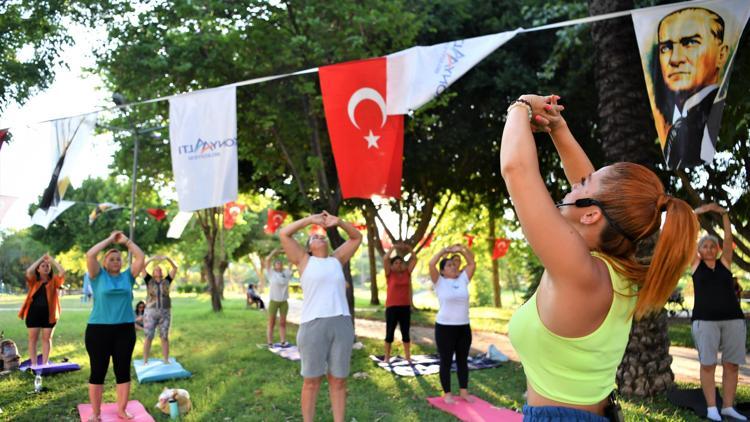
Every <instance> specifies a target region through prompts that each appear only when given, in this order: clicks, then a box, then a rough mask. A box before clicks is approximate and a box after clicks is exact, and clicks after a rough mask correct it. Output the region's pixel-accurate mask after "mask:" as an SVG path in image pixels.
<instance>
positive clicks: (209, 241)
mask: <svg viewBox="0 0 750 422" xmlns="http://www.w3.org/2000/svg"><path fill="white" fill-rule="evenodd" d="M196 214H197V216H198V223H200V226H201V230H202V231H203V235H204V236H205V238H206V247H207V251H206V255H205V256H204V257H203V270H202V271H201V272H202V274H204V275H205V277H206V280H207V281H208V291H209V293H210V294H211V308H212V309H213V311H214V312H220V311H221V309H222V305H221V300H222V295H223V284H224V272H223V270H224V269H226V267H227V265H228V264H227V262H226V259H223V256H224V254H223V253H222V252H220V256H219V260H218V262H217V257H216V241H217V235H220V232H219V230H220V223H221V222H220V221H219V215H222V214H223V212H222V210H221V209H220V208H209V209H205V210H200V211H198V212H197V213H196ZM219 246H220V248H222V249H223V242H221V243H220V245H219ZM217 267H218V268H217ZM217 269H220V270H221V272H219V274H218V275H217V274H216V270H217Z"/></svg>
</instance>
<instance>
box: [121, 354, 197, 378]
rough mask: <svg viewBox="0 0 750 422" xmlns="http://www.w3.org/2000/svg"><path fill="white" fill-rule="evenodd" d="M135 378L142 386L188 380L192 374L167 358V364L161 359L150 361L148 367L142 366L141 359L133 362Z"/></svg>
mask: <svg viewBox="0 0 750 422" xmlns="http://www.w3.org/2000/svg"><path fill="white" fill-rule="evenodd" d="M133 367H134V368H135V376H136V378H138V382H139V383H141V384H143V383H147V382H156V381H166V380H173V379H178V378H188V377H190V376H192V375H193V374H191V373H190V371H186V370H185V368H183V367H182V365H180V364H179V363H178V362H177V361H176V360H175V359H174V358H169V363H168V364H167V363H164V362H162V361H161V359H152V360H150V361H149V362H148V365H144V364H143V359H136V360H134V361H133Z"/></svg>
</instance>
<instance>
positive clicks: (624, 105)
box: [589, 0, 674, 397]
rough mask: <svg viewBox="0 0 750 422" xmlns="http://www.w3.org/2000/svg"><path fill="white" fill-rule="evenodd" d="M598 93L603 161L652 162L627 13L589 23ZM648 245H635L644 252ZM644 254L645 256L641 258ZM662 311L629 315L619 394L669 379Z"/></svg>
mask: <svg viewBox="0 0 750 422" xmlns="http://www.w3.org/2000/svg"><path fill="white" fill-rule="evenodd" d="M633 7H634V4H633V0H589V13H590V14H591V15H599V14H603V13H610V12H616V11H621V10H627V9H632V8H633ZM591 37H592V39H593V43H594V49H595V52H596V54H595V57H596V63H595V65H594V69H596V70H595V81H596V89H597V95H598V107H597V114H598V116H597V117H598V119H597V122H598V126H597V129H598V132H599V136H600V137H601V139H602V150H603V151H604V155H605V160H606V161H607V162H608V163H612V162H617V161H631V162H636V163H640V164H643V165H645V166H647V167H650V168H652V169H653V168H654V164H655V163H656V162H657V161H660V160H661V154H660V152H659V148H658V146H657V143H656V131H655V128H654V121H653V117H652V116H651V110H650V108H649V100H648V96H647V94H646V84H645V82H644V77H643V70H642V67H641V64H640V63H641V61H640V55H639V52H638V45H637V43H636V39H635V32H634V30H633V24H632V20H631V18H630V17H623V18H618V19H609V20H605V21H601V22H596V23H594V24H592V27H591ZM647 249H649V248H643V249H642V248H640V247H639V250H641V251H642V252H643V253H644V255H646V256H650V254H651V251H650V250H647ZM644 259H648V258H644ZM669 344H670V343H669V336H668V332H667V323H666V314H665V312H663V311H662V312H661V313H660V314H658V315H654V316H650V317H645V318H643V319H641V320H640V321H633V327H632V329H631V331H630V339H629V341H628V346H627V349H626V351H625V355H624V357H623V360H622V363H621V364H620V367H619V368H618V370H617V386H618V388H619V390H620V392H621V393H622V394H624V395H636V396H639V397H649V396H654V395H656V394H657V393H660V392H662V391H664V390H666V389H667V388H668V387H669V386H671V385H672V382H673V380H674V374H673V373H672V369H671V368H670V364H671V362H672V357H671V356H670V355H669Z"/></svg>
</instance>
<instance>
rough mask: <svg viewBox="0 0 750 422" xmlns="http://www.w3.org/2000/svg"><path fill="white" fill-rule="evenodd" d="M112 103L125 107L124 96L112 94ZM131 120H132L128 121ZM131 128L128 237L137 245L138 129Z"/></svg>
mask: <svg viewBox="0 0 750 422" xmlns="http://www.w3.org/2000/svg"><path fill="white" fill-rule="evenodd" d="M112 101H113V102H114V103H115V104H116V105H118V106H121V105H124V104H125V97H124V96H123V95H122V94H119V93H114V94H112ZM128 120H130V119H128ZM130 126H131V130H132V134H133V175H132V176H131V186H130V233H129V235H128V238H130V240H132V241H133V243H135V193H136V190H137V188H136V179H137V176H138V129H137V128H136V127H135V125H134V124H133V122H132V121H130ZM128 257H129V260H130V263H131V264H132V263H133V256H132V254H128Z"/></svg>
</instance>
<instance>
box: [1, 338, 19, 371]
mask: <svg viewBox="0 0 750 422" xmlns="http://www.w3.org/2000/svg"><path fill="white" fill-rule="evenodd" d="M0 355H2V362H0V363H1V364H2V365H1V366H0V369H3V370H5V371H10V370H15V369H18V366H19V365H20V363H21V355H19V354H18V347H16V343H15V342H14V341H13V340H11V339H3V333H0Z"/></svg>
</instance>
